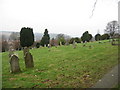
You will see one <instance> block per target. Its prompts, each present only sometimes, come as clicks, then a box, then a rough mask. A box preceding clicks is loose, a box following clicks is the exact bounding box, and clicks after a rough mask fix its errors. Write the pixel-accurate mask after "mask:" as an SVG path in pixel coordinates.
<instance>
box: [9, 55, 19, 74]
mask: <svg viewBox="0 0 120 90" xmlns="http://www.w3.org/2000/svg"><path fill="white" fill-rule="evenodd" d="M10 69H11V72H12V73H17V72H21V70H20V66H19V58H18V57H17V56H16V55H14V54H13V55H12V56H11V58H10Z"/></svg>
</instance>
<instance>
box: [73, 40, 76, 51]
mask: <svg viewBox="0 0 120 90" xmlns="http://www.w3.org/2000/svg"><path fill="white" fill-rule="evenodd" d="M73 48H74V49H75V48H76V42H75V40H74V41H73Z"/></svg>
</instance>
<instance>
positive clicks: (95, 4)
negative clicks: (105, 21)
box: [90, 0, 98, 18]
mask: <svg viewBox="0 0 120 90" xmlns="http://www.w3.org/2000/svg"><path fill="white" fill-rule="evenodd" d="M97 1H98V0H96V1H95V3H94V6H93V10H92V15H91V16H90V18H92V16H93V14H94V11H95V7H96V4H97Z"/></svg>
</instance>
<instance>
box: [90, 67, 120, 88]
mask: <svg viewBox="0 0 120 90" xmlns="http://www.w3.org/2000/svg"><path fill="white" fill-rule="evenodd" d="M119 66H120V65H119ZM115 85H118V65H116V66H115V67H114V68H113V69H112V70H111V71H110V72H109V73H107V74H106V75H104V76H103V78H102V79H100V80H99V81H98V82H97V83H96V84H95V86H93V87H92V88H113V87H114V86H115Z"/></svg>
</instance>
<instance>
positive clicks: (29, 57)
mask: <svg viewBox="0 0 120 90" xmlns="http://www.w3.org/2000/svg"><path fill="white" fill-rule="evenodd" d="M24 58H25V66H26V68H31V67H34V63H33V57H32V55H31V53H30V52H26V54H25V57H24Z"/></svg>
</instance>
